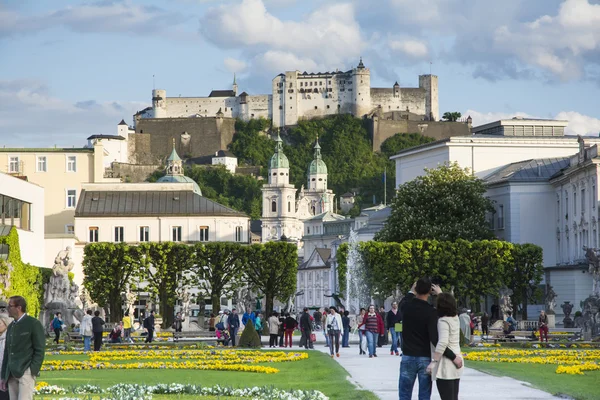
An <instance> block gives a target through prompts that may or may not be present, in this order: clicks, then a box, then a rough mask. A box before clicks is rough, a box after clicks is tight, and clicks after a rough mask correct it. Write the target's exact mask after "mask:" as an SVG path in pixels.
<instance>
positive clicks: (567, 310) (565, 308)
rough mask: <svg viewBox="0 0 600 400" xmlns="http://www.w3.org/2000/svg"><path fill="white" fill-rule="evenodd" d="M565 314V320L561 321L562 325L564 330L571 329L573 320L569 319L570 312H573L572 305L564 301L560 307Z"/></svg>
mask: <svg viewBox="0 0 600 400" xmlns="http://www.w3.org/2000/svg"><path fill="white" fill-rule="evenodd" d="M560 307H561V308H562V310H563V313H564V314H565V318H564V319H563V325H564V327H565V328H572V327H573V320H572V319H571V312H572V311H573V304H571V303H570V302H568V301H565V302H564V303H563V305H561V306H560Z"/></svg>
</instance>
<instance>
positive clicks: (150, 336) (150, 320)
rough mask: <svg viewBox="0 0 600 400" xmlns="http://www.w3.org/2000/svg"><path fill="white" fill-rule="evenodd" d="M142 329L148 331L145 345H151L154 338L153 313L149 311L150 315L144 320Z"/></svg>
mask: <svg viewBox="0 0 600 400" xmlns="http://www.w3.org/2000/svg"><path fill="white" fill-rule="evenodd" d="M144 328H146V330H147V331H148V336H146V341H145V343H152V339H153V338H154V311H150V315H148V316H147V317H146V319H145V320H144Z"/></svg>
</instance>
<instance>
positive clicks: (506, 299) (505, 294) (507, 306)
mask: <svg viewBox="0 0 600 400" xmlns="http://www.w3.org/2000/svg"><path fill="white" fill-rule="evenodd" d="M512 294H513V291H512V290H510V289H508V288H503V289H500V312H501V313H502V319H503V320H506V318H507V317H508V313H509V312H510V313H512V311H513V306H512V301H511V299H510V296H511V295H512Z"/></svg>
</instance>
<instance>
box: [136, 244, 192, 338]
mask: <svg viewBox="0 0 600 400" xmlns="http://www.w3.org/2000/svg"><path fill="white" fill-rule="evenodd" d="M139 250H140V253H141V255H142V257H141V258H142V260H143V263H142V267H143V268H142V271H141V272H142V276H143V278H142V280H143V281H145V282H147V286H146V288H145V289H146V290H147V291H148V292H149V293H151V294H153V295H154V296H156V298H158V302H159V313H160V315H161V316H162V327H163V328H166V327H168V326H171V324H172V323H173V319H174V315H173V311H174V306H175V301H176V300H177V289H179V288H180V287H182V286H184V285H185V284H186V279H185V278H186V272H187V271H189V270H190V268H191V266H192V262H191V258H190V254H191V249H190V247H189V246H188V245H185V244H181V243H173V242H149V243H142V244H140V246H139Z"/></svg>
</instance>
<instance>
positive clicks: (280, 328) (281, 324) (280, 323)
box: [277, 313, 285, 347]
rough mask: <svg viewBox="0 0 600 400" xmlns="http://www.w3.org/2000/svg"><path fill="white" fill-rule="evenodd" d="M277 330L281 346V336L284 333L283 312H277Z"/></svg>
mask: <svg viewBox="0 0 600 400" xmlns="http://www.w3.org/2000/svg"><path fill="white" fill-rule="evenodd" d="M278 318H279V332H277V335H278V337H279V347H283V336H284V335H285V315H284V314H283V313H279V317H278Z"/></svg>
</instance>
